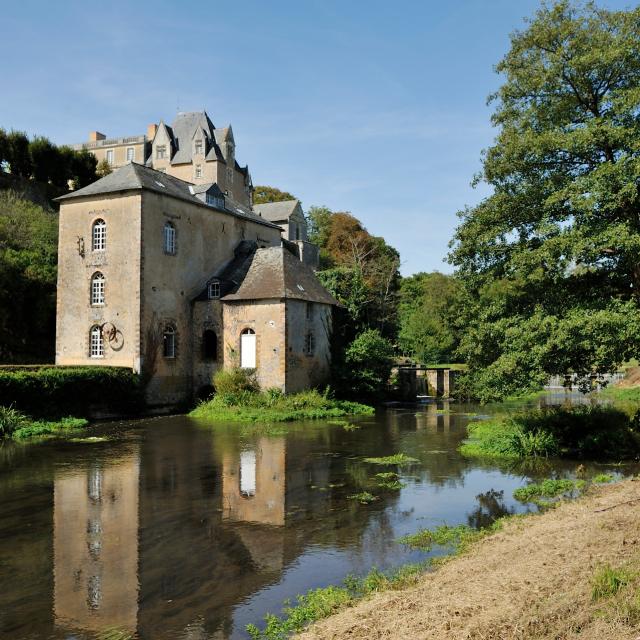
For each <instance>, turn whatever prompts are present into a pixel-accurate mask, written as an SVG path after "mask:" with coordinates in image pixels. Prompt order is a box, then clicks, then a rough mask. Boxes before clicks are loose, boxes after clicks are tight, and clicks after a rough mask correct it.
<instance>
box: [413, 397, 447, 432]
mask: <svg viewBox="0 0 640 640" xmlns="http://www.w3.org/2000/svg"><path fill="white" fill-rule="evenodd" d="M416 428H417V429H426V430H428V431H439V432H445V433H446V432H448V431H449V430H450V428H451V414H450V413H449V401H448V400H444V401H442V402H437V403H436V402H433V403H430V404H427V405H426V406H425V410H424V411H419V412H418V413H416Z"/></svg>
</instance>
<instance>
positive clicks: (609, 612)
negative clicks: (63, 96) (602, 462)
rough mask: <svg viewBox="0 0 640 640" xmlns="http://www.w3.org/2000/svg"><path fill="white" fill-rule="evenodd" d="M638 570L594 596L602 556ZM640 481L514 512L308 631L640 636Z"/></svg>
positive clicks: (324, 634)
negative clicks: (446, 556)
mask: <svg viewBox="0 0 640 640" xmlns="http://www.w3.org/2000/svg"><path fill="white" fill-rule="evenodd" d="M604 564H609V565H611V566H612V567H614V568H618V567H627V568H629V569H630V570H631V571H635V572H636V577H635V578H634V579H633V580H632V582H631V583H630V584H628V585H626V586H624V587H623V588H622V589H621V590H620V591H619V592H618V593H617V595H616V596H611V597H608V598H603V599H600V600H595V601H594V600H593V599H592V580H593V576H594V573H595V572H596V571H597V570H598V569H599V568H601V566H602V565H604ZM638 573H640V480H639V479H634V480H626V481H624V482H621V483H618V484H614V485H608V486H602V487H597V488H593V489H592V490H591V491H590V492H589V494H588V495H586V496H584V497H583V498H581V499H579V500H577V501H574V502H567V503H564V504H562V505H560V506H559V507H558V508H557V509H555V510H552V511H549V512H547V513H545V514H542V515H532V516H528V517H526V518H516V519H513V520H511V521H509V522H507V523H506V524H505V526H504V528H503V530H501V531H500V532H499V533H496V534H494V535H492V536H490V537H488V538H485V539H484V540H482V541H480V542H479V543H477V544H476V545H475V546H474V547H473V548H472V549H471V550H470V551H469V552H468V553H466V554H465V555H462V556H459V557H456V558H454V559H452V560H450V561H449V562H448V563H446V564H445V565H444V566H442V567H440V568H439V569H437V570H436V571H435V572H432V573H429V574H426V575H425V576H424V578H423V579H421V581H420V583H419V584H418V585H416V586H414V587H411V588H408V589H404V590H401V591H390V592H385V593H380V594H377V595H375V596H374V597H372V598H370V599H368V600H366V601H363V602H361V603H360V604H358V605H357V606H355V607H352V608H349V609H346V610H344V611H342V612H340V613H338V614H336V615H334V616H332V617H330V618H327V619H326V620H322V621H320V622H317V623H315V624H314V625H313V626H312V627H310V629H309V630H307V631H306V632H305V633H302V634H300V635H299V636H298V638H300V639H304V640H311V639H319V638H322V639H329V638H331V639H334V638H335V639H337V638H349V639H350V640H355V639H365V638H366V639H367V640H374V639H378V638H385V639H393V640H402V639H407V640H409V639H410V640H417V639H432V638H433V639H436V638H437V639H438V640H454V639H455V640H462V639H464V640H480V639H482V640H498V639H499V640H512V639H513V640H516V639H517V640H533V639H534V638H535V639H536V640H540V639H549V640H550V639H552V638H553V639H554V640H560V639H565V638H566V639H568V638H576V639H577V638H580V640H640V578H638Z"/></svg>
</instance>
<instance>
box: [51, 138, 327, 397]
mask: <svg viewBox="0 0 640 640" xmlns="http://www.w3.org/2000/svg"><path fill="white" fill-rule="evenodd" d="M155 139H156V141H157V139H158V138H157V135H156V136H155ZM59 201H60V223H59V224H60V233H59V246H58V300H57V323H56V363H57V364H59V365H103V366H123V367H131V368H133V369H134V370H135V371H137V372H139V373H140V374H141V377H142V379H143V381H144V383H145V385H146V397H147V402H148V403H149V404H150V405H153V406H156V407H162V406H174V405H176V404H178V403H183V402H185V401H190V400H191V399H192V398H193V396H194V395H195V394H199V393H200V392H205V391H210V390H211V380H212V375H213V374H214V373H215V371H217V370H218V369H219V368H221V367H232V366H241V367H244V368H250V369H255V370H256V372H257V377H258V380H259V382H260V384H261V386H262V387H264V388H268V387H277V388H279V389H281V390H282V391H285V392H290V391H297V390H300V389H304V388H307V387H309V386H315V385H322V384H325V383H326V381H327V377H328V374H329V365H330V349H329V338H330V334H331V327H332V307H333V305H335V304H336V301H335V300H334V299H333V298H332V296H331V295H330V294H329V293H328V292H327V291H326V289H324V287H322V285H321V284H320V282H319V281H318V279H317V277H316V275H315V273H314V271H313V269H312V268H311V266H309V265H308V264H306V263H305V262H303V261H302V259H301V258H302V257H303V255H302V253H303V252H302V251H300V247H299V246H298V245H297V244H296V243H295V242H289V241H287V240H286V239H283V238H282V233H283V232H282V229H281V227H280V226H278V225H277V224H274V223H273V222H270V221H269V220H268V219H266V218H265V217H263V216H261V215H259V214H258V213H256V212H255V211H254V210H253V209H252V208H251V207H249V206H244V205H242V204H240V203H238V202H237V201H236V200H234V199H233V198H231V197H230V196H229V195H227V194H226V193H225V192H224V191H223V189H222V188H221V187H220V186H219V185H218V184H217V183H216V182H215V181H214V182H210V183H200V184H195V183H193V182H187V181H185V180H182V179H180V178H177V177H175V176H174V175H172V174H170V173H169V171H168V170H167V172H166V173H162V172H161V171H159V170H158V169H153V168H151V167H149V166H146V165H142V164H138V163H136V162H130V163H128V164H125V165H123V166H122V167H120V168H118V169H116V170H115V171H113V172H112V173H111V174H109V175H107V176H106V177H104V178H102V179H100V180H98V181H96V182H95V183H93V184H91V185H89V186H88V187H85V188H83V189H80V190H78V191H75V192H72V193H70V194H68V195H66V196H63V197H61V198H59ZM305 233H306V231H305Z"/></svg>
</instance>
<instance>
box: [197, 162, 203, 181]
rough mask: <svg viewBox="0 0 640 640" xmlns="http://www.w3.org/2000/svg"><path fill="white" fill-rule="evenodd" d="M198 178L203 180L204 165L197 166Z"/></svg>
mask: <svg viewBox="0 0 640 640" xmlns="http://www.w3.org/2000/svg"><path fill="white" fill-rule="evenodd" d="M196 178H202V165H201V164H197V165H196Z"/></svg>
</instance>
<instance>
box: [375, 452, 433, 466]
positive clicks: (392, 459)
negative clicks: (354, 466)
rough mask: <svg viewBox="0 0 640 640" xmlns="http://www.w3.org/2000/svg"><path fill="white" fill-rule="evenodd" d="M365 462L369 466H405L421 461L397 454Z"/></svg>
mask: <svg viewBox="0 0 640 640" xmlns="http://www.w3.org/2000/svg"><path fill="white" fill-rule="evenodd" d="M364 461H365V462H368V463H369V464H379V465H387V466H388V465H392V464H395V465H398V466H404V465H410V464H415V463H417V462H420V460H418V459H417V458H412V457H410V456H408V455H406V454H404V453H396V454H394V455H392V456H384V457H381V458H365V459H364Z"/></svg>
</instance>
